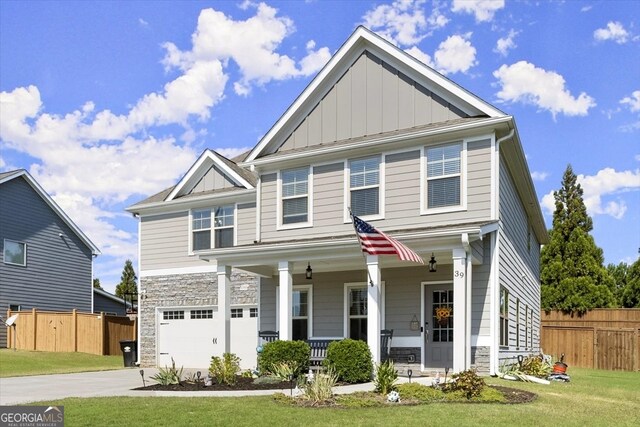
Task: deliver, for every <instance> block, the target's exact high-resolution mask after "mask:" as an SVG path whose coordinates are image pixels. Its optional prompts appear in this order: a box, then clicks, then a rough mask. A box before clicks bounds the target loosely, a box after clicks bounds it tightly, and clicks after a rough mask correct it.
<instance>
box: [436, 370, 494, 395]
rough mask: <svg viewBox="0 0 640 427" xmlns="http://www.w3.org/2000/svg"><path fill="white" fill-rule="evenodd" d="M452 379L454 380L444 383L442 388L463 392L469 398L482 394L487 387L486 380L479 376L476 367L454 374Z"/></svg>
mask: <svg viewBox="0 0 640 427" xmlns="http://www.w3.org/2000/svg"><path fill="white" fill-rule="evenodd" d="M451 379H452V380H453V381H452V382H450V383H446V384H444V385H443V386H442V389H443V390H444V391H445V392H461V393H462V394H463V395H464V396H465V397H466V398H467V399H471V398H472V397H478V396H480V393H482V389H484V387H485V382H484V380H483V379H482V378H481V377H479V376H478V374H477V373H476V371H475V369H467V370H466V371H462V372H459V373H457V374H453V375H452V376H451Z"/></svg>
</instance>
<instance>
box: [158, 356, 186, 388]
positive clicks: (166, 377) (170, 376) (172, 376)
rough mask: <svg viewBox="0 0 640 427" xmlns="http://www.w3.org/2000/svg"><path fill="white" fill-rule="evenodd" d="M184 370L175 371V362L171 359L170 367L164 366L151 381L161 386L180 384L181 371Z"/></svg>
mask: <svg viewBox="0 0 640 427" xmlns="http://www.w3.org/2000/svg"><path fill="white" fill-rule="evenodd" d="M183 369H184V368H182V367H181V368H180V369H176V362H175V361H174V360H173V357H172V358H171V367H170V368H169V367H167V366H165V367H164V368H160V370H159V371H158V373H157V374H155V375H153V376H152V377H151V379H152V380H154V381H156V382H158V384H161V385H170V384H180V378H182V371H183Z"/></svg>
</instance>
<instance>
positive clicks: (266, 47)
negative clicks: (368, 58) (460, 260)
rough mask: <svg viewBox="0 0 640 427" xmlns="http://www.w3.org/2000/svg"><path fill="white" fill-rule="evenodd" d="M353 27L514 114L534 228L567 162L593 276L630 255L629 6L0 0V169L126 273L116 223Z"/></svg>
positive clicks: (244, 140) (308, 74) (635, 13)
mask: <svg viewBox="0 0 640 427" xmlns="http://www.w3.org/2000/svg"><path fill="white" fill-rule="evenodd" d="M358 25H365V26H367V27H368V28H370V29H371V30H373V31H375V32H377V33H379V34H381V35H383V36H384V37H386V38H387V39H389V40H390V41H391V42H392V43H394V44H396V45H397V46H399V47H400V48H402V49H404V50H406V51H408V52H409V53H411V54H412V55H414V56H416V57H417V58H418V59H420V60H421V61H423V62H425V63H426V64H427V65H430V66H432V67H433V68H435V69H437V70H438V71H440V72H442V73H443V74H445V75H446V76H447V77H448V78H450V79H452V80H453V81H455V82H456V83H458V84H460V85H461V86H463V87H465V88H466V89H468V90H469V91H471V92H473V93H474V94H476V95H478V96H480V97H481V98H483V99H485V100H487V101H489V102H491V103H492V104H494V105H495V106H497V107H498V108H500V109H501V110H503V111H505V112H506V113H508V114H511V115H513V116H515V118H516V123H517V125H518V130H519V133H520V137H521V139H522V142H523V145H524V149H525V152H526V155H527V158H528V161H529V168H530V171H531V173H532V177H533V179H534V183H535V185H536V190H537V194H538V198H539V200H540V203H541V206H542V208H543V212H544V213H545V218H546V221H547V226H548V227H551V210H550V209H552V208H553V197H552V191H553V190H557V189H558V188H559V187H560V183H561V180H562V174H563V172H564V170H565V168H566V166H567V164H569V163H570V164H571V165H572V166H573V169H574V171H575V172H576V174H578V175H579V180H580V182H581V184H582V186H583V188H584V197H585V203H586V204H587V208H588V211H589V214H590V215H591V216H592V218H593V220H594V231H593V236H594V238H595V240H596V243H597V244H598V245H599V246H600V247H601V248H602V249H603V250H604V255H605V259H606V262H607V263H618V262H621V261H625V262H633V261H635V259H637V257H638V248H639V247H640V143H639V142H640V3H638V2H636V1H557V2H546V1H544V2H537V1H523V2H504V1H502V0H494V1H493V0H480V1H470V0H466V1H458V0H453V1H420V0H418V1H395V2H391V1H388V2H383V1H378V2H369V1H354V2H338V1H304V2H303V1H295V2H294V1H289V2H265V3H257V2H250V1H234V2H219V1H217V2H208V1H179V2H171V1H162V2H152V1H131V2H124V1H113V2H111V1H101V2H88V1H86V2H85V1H78V2H72V1H63V2H57V1H20V2H19V1H1V2H0V101H1V104H0V139H1V144H2V151H1V154H0V171H6V170H12V169H17V168H24V169H27V170H28V171H29V172H30V173H31V174H32V175H33V176H34V177H35V178H36V179H37V180H38V181H39V182H40V184H41V185H42V186H43V187H44V188H45V189H46V190H47V191H48V192H49V193H50V194H51V195H52V196H53V197H54V199H55V200H56V201H57V202H58V204H59V205H60V206H61V207H62V208H63V209H64V210H65V211H66V212H67V213H68V214H69V216H70V217H71V218H73V220H74V221H75V222H76V223H77V224H78V225H79V226H80V227H81V228H82V229H83V230H84V231H85V232H86V234H87V235H88V236H89V237H90V238H91V239H92V240H93V241H94V242H95V243H96V244H97V245H98V247H100V249H101V251H102V255H101V256H99V257H98V258H97V260H96V264H95V275H96V277H98V278H100V280H101V282H102V285H103V287H105V289H107V290H109V291H113V290H114V289H115V284H116V283H117V282H118V281H119V278H120V274H121V272H122V267H123V265H124V261H125V260H126V259H127V258H130V259H132V260H133V261H134V265H137V264H136V263H137V221H136V220H135V219H133V218H132V217H131V216H130V215H129V214H127V213H126V212H125V211H124V208H125V207H126V206H129V205H131V204H133V203H135V202H137V201H139V200H140V199H142V198H144V197H146V196H148V195H151V194H154V193H155V192H157V191H160V190H162V189H164V188H166V187H169V186H171V185H173V184H174V183H175V182H176V181H177V180H178V179H179V178H180V177H181V175H182V174H183V173H184V172H186V170H187V169H188V168H189V166H190V165H191V164H192V163H193V161H194V160H195V159H196V158H197V156H198V155H199V154H200V153H201V152H202V150H204V149H205V148H212V149H215V150H218V151H219V152H221V153H222V154H225V155H228V156H234V155H235V154H238V153H240V152H242V151H244V150H246V149H248V148H250V147H252V146H253V145H254V144H255V143H256V142H257V141H258V140H259V138H260V137H261V136H262V135H264V134H265V133H266V132H267V131H268V130H269V128H270V127H271V126H272V125H273V123H274V122H275V121H276V120H277V119H278V118H279V116H280V115H281V114H282V113H284V111H285V109H286V108H287V107H288V106H289V105H290V104H291V103H292V102H293V100H294V99H295V97H296V96H297V95H298V94H299V93H300V92H301V91H302V90H303V89H304V88H305V86H306V85H307V84H308V83H309V81H310V80H311V79H312V78H313V76H314V75H315V74H316V73H317V72H318V71H319V69H320V68H321V67H322V66H323V65H324V64H325V63H326V61H327V60H328V59H329V57H330V55H331V54H333V53H334V52H335V51H336V50H337V49H338V48H339V47H340V45H341V44H342V43H343V42H344V41H345V40H346V39H347V38H348V37H349V35H350V34H351V33H352V32H353V30H354V29H355V28H356V27H357V26H358Z"/></svg>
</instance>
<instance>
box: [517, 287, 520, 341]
mask: <svg viewBox="0 0 640 427" xmlns="http://www.w3.org/2000/svg"><path fill="white" fill-rule="evenodd" d="M516 346H517V347H520V298H517V299H516Z"/></svg>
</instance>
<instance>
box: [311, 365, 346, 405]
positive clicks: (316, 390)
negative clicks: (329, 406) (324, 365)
mask: <svg viewBox="0 0 640 427" xmlns="http://www.w3.org/2000/svg"><path fill="white" fill-rule="evenodd" d="M337 382H338V376H337V375H336V373H335V372H333V370H332V369H327V370H326V371H325V372H319V373H317V374H315V375H314V376H313V381H310V382H307V383H304V384H303V385H302V390H303V391H304V395H305V397H306V398H307V399H309V400H310V401H311V403H312V404H314V405H317V404H319V403H323V402H326V401H328V400H329V399H331V398H332V397H333V387H335V386H336V384H337Z"/></svg>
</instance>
